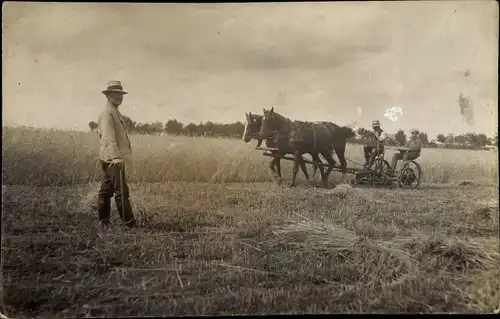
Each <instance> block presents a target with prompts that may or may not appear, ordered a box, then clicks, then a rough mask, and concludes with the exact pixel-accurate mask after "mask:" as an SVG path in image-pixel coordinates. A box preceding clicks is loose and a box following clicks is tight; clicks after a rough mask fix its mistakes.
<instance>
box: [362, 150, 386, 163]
mask: <svg viewBox="0 0 500 319" xmlns="http://www.w3.org/2000/svg"><path fill="white" fill-rule="evenodd" d="M363 152H364V153H365V165H370V166H371V165H373V162H374V161H375V157H376V156H377V155H379V154H382V153H383V152H384V146H380V147H379V151H377V147H376V146H364V147H363Z"/></svg>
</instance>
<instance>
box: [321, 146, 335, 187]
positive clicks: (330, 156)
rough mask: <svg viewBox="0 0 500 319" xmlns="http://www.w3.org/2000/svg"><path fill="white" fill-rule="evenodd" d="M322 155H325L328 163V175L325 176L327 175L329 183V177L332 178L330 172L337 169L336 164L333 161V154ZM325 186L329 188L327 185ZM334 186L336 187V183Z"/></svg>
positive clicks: (322, 153) (325, 153)
mask: <svg viewBox="0 0 500 319" xmlns="http://www.w3.org/2000/svg"><path fill="white" fill-rule="evenodd" d="M321 155H323V157H324V158H325V159H326V161H327V162H328V170H327V173H326V174H325V175H326V179H327V181H328V177H329V176H330V172H331V171H332V169H333V168H334V167H335V164H336V162H335V160H334V159H333V157H332V154H330V152H321ZM325 186H327V185H325ZM333 186H335V183H334V185H333Z"/></svg>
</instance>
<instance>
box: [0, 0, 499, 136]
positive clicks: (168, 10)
mask: <svg viewBox="0 0 500 319" xmlns="http://www.w3.org/2000/svg"><path fill="white" fill-rule="evenodd" d="M2 32H3V37H2V46H3V55H2V62H3V68H2V72H3V74H2V75H3V81H2V93H3V94H2V102H3V109H2V112H3V124H4V125H32V126H45V127H58V128H68V129H84V130H88V122H89V121H96V120H97V116H98V114H99V112H100V111H102V110H103V109H104V107H105V104H106V100H105V96H104V95H103V94H102V93H101V91H102V90H103V89H104V88H105V86H106V84H107V82H108V81H109V80H119V81H121V82H122V83H123V86H124V89H125V90H127V91H128V92H129V94H128V95H126V96H125V99H124V102H123V104H122V106H120V111H121V112H122V113H123V114H125V115H127V116H129V117H131V118H132V119H133V120H135V121H137V122H153V121H162V122H165V121H167V120H168V119H173V118H175V119H178V120H180V121H182V122H184V123H186V124H187V123H188V122H194V123H199V122H200V121H203V122H205V121H213V122H219V123H228V122H234V121H241V122H244V121H245V112H252V113H259V114H262V112H263V111H262V110H263V108H266V109H269V108H271V107H273V106H274V110H275V111H276V112H278V113H280V114H282V115H284V116H286V117H288V118H290V119H292V120H304V121H316V120H322V121H332V122H334V123H336V124H340V125H347V124H353V123H356V124H357V126H362V127H366V128H367V127H369V126H370V125H371V122H372V120H375V119H377V120H380V122H381V125H382V128H383V129H385V130H386V131H388V132H395V131H396V130H397V129H403V130H405V131H409V130H410V129H411V128H418V129H420V130H421V131H424V132H427V133H428V134H429V136H435V135H437V134H438V133H441V132H444V133H464V132H473V131H474V132H481V133H486V134H487V135H488V136H492V135H493V134H494V132H496V131H497V129H498V122H497V121H498V115H497V112H498V107H497V106H498V93H497V87H498V83H497V82H498V76H497V75H498V3H497V2H496V1H463V2H460V1H415V2H413V1H405V2H396V1H387V2H371V1H370V2H343V3H342V2H323V3H321V2H318V3H305V2H304V3H292V2H290V3H239V4H237V3H233V4H223V3H220V4H216V3H210V4H208V3H207V4H173V3H170V4H167V3H165V4H153V3H151V4H132V3H128V4H119V3H22V2H19V3H15V2H10V3H9V2H7V3H6V2H4V5H3V11H2ZM467 74H468V76H466V75H467ZM460 94H463V95H464V96H467V97H468V98H469V99H470V101H471V102H472V110H473V116H474V119H473V121H472V122H471V123H470V124H469V123H467V122H466V121H465V120H464V119H463V117H462V115H461V112H460V106H459V104H458V96H459V95H460ZM390 107H400V108H402V109H403V111H404V113H403V115H402V116H401V117H400V118H399V119H397V120H396V121H394V122H393V121H391V120H389V119H386V118H384V111H385V110H386V109H387V108H390ZM358 109H360V110H361V112H359V111H358Z"/></svg>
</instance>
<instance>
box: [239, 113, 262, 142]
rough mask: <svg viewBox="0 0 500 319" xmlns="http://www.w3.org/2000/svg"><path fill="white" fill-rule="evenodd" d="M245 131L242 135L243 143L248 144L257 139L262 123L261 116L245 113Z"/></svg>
mask: <svg viewBox="0 0 500 319" xmlns="http://www.w3.org/2000/svg"><path fill="white" fill-rule="evenodd" d="M245 117H246V121H245V131H244V133H243V141H245V143H248V142H250V141H251V140H252V138H254V139H259V137H260V136H259V130H260V125H261V122H262V115H258V114H252V113H251V112H249V113H246V112H245Z"/></svg>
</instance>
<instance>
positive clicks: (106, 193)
mask: <svg viewBox="0 0 500 319" xmlns="http://www.w3.org/2000/svg"><path fill="white" fill-rule="evenodd" d="M101 173H102V182H101V188H100V189H99V194H98V197H99V205H98V213H99V220H100V221H101V222H103V223H105V224H108V223H109V218H110V213H111V197H113V196H114V197H115V203H116V208H117V209H118V213H119V215H120V218H121V219H122V221H124V222H125V223H126V225H127V226H134V225H135V219H134V214H133V212H132V206H131V205H130V200H129V195H130V194H129V189H128V185H127V179H126V176H125V165H123V164H120V165H116V164H113V165H111V163H106V162H104V161H101Z"/></svg>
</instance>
